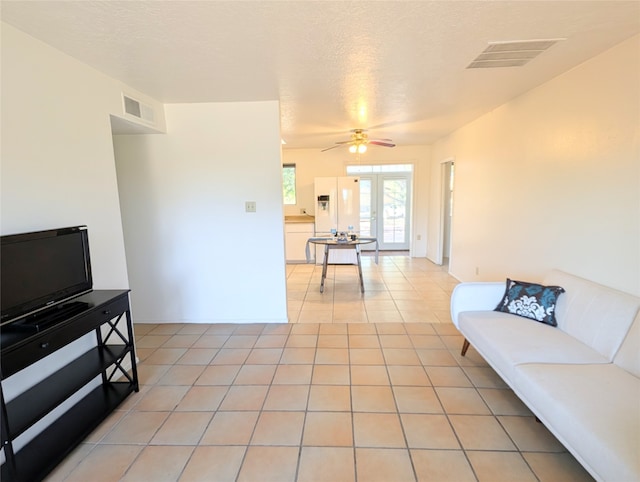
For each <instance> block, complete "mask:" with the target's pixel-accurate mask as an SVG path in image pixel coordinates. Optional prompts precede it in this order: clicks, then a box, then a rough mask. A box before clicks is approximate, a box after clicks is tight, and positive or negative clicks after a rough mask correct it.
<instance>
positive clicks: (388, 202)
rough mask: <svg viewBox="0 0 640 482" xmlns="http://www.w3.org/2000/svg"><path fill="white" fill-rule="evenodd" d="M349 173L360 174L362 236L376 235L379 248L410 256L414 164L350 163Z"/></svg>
mask: <svg viewBox="0 0 640 482" xmlns="http://www.w3.org/2000/svg"><path fill="white" fill-rule="evenodd" d="M347 175H350V176H360V235H361V236H371V237H375V238H377V239H378V244H379V249H380V251H385V252H386V251H393V252H394V253H395V254H398V253H404V254H406V255H409V248H410V240H411V188H412V186H413V165H411V164H381V165H370V166H360V165H359V166H347ZM365 246H367V248H366V249H367V250H372V249H374V247H373V246H370V245H365ZM364 249H365V248H364V246H363V250H364Z"/></svg>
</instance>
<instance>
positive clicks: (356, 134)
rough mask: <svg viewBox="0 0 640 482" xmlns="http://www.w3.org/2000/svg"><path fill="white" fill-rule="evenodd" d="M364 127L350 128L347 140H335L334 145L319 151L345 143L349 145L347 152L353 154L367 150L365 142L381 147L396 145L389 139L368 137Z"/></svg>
mask: <svg viewBox="0 0 640 482" xmlns="http://www.w3.org/2000/svg"><path fill="white" fill-rule="evenodd" d="M366 132H367V130H366V129H351V133H352V134H351V139H350V140H348V141H341V142H336V145H335V146H331V147H327V148H326V149H322V151H321V152H324V151H328V150H331V149H335V148H336V147H340V146H344V145H347V146H349V152H351V153H353V154H355V153H358V154H362V153H363V152H365V151H366V150H367V144H373V145H376V146H383V147H395V146H396V145H395V144H393V143H392V141H391V139H369V136H368V135H367V134H366Z"/></svg>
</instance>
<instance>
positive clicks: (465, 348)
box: [460, 338, 469, 356]
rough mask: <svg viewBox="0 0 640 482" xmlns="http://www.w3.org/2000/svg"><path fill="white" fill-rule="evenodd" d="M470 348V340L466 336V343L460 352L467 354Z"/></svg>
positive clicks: (463, 354)
mask: <svg viewBox="0 0 640 482" xmlns="http://www.w3.org/2000/svg"><path fill="white" fill-rule="evenodd" d="M468 349H469V341H468V340H467V339H466V338H465V339H464V343H463V344H462V351H461V352H460V354H461V355H462V356H465V355H466V354H467V350H468Z"/></svg>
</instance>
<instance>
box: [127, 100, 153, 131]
mask: <svg viewBox="0 0 640 482" xmlns="http://www.w3.org/2000/svg"><path fill="white" fill-rule="evenodd" d="M122 98H123V100H124V112H125V114H129V115H131V116H133V117H136V118H137V119H139V120H141V121H144V122H145V123H147V124H153V123H154V121H155V115H154V112H153V108H152V107H151V106H148V105H145V104H143V103H142V102H140V101H138V100H136V99H132V98H131V97H129V96H127V95H124V94H122Z"/></svg>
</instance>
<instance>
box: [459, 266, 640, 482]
mask: <svg viewBox="0 0 640 482" xmlns="http://www.w3.org/2000/svg"><path fill="white" fill-rule="evenodd" d="M541 284H544V285H547V286H548V285H557V286H561V287H563V288H564V289H565V293H563V294H561V295H560V296H559V298H558V301H557V304H556V310H555V312H556V319H557V323H558V326H557V327H553V326H550V325H547V324H544V323H539V322H537V321H535V320H530V319H527V318H523V317H521V316H516V315H512V314H508V313H503V312H497V311H493V310H494V308H495V307H496V305H497V304H498V303H499V302H500V300H501V299H502V296H503V294H504V292H505V282H504V281H502V282H497V283H493V282H481V283H461V284H459V285H457V286H456V288H455V289H454V291H453V294H452V297H451V315H452V319H453V322H454V324H455V325H456V327H457V328H458V330H460V332H461V333H462V335H464V337H465V345H466V346H468V343H470V344H471V346H473V347H474V348H475V349H476V350H477V351H478V352H479V353H480V355H482V357H483V358H484V359H485V360H486V361H487V362H488V363H489V365H491V367H492V368H493V369H494V370H495V371H496V372H497V373H498V374H499V375H500V376H501V377H502V379H503V380H504V381H505V382H506V383H507V384H508V385H509V386H510V387H511V388H512V389H513V391H514V392H515V393H516V394H517V395H518V397H520V399H521V400H522V401H523V402H524V403H525V404H526V405H527V406H528V407H529V408H530V409H531V411H532V412H533V413H534V414H535V415H536V416H537V417H538V419H539V420H540V421H541V422H542V423H543V424H544V425H545V426H546V427H547V428H548V429H549V430H550V431H551V432H552V433H553V434H554V435H555V436H556V437H557V439H558V440H559V441H560V442H561V443H562V444H563V445H564V446H565V447H566V448H567V449H568V450H569V451H570V452H571V453H572V454H573V455H574V456H575V458H576V459H577V460H578V461H579V462H580V463H581V464H582V465H583V466H584V467H585V468H586V469H587V470H588V471H589V472H590V473H591V475H593V477H594V478H595V479H596V480H601V481H609V482H632V481H640V312H639V310H640V298H638V297H635V296H632V295H630V294H627V293H623V292H621V291H617V290H614V289H611V288H607V287H605V286H602V285H599V284H596V283H593V282H591V281H588V280H585V279H582V278H578V277H576V276H573V275H570V274H567V273H564V272H561V271H552V272H550V273H549V274H548V275H547V276H546V277H545V279H544V280H542V282H541ZM467 342H468V343H467ZM465 348H466V347H465ZM464 351H466V349H465V350H464ZM463 354H464V353H463Z"/></svg>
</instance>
